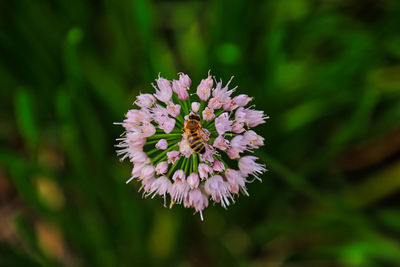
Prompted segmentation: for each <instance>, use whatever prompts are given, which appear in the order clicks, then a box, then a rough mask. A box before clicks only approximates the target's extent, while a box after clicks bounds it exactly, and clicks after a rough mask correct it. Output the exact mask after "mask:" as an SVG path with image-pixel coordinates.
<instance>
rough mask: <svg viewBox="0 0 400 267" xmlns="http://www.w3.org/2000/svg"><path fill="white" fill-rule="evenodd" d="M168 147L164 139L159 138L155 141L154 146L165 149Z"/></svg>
mask: <svg viewBox="0 0 400 267" xmlns="http://www.w3.org/2000/svg"><path fill="white" fill-rule="evenodd" d="M167 147H168V142H167V140H165V139H160V141H158V142H157V144H156V148H158V149H161V150H165V149H167Z"/></svg>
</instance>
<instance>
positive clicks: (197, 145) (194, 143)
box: [188, 133, 206, 154]
mask: <svg viewBox="0 0 400 267" xmlns="http://www.w3.org/2000/svg"><path fill="white" fill-rule="evenodd" d="M188 139H189V146H190V148H192V149H193V151H194V152H197V153H201V154H204V152H206V149H205V147H204V143H203V141H202V140H201V138H200V137H199V136H198V134H197V133H194V134H192V135H189V138H188Z"/></svg>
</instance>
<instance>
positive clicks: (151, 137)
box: [147, 133, 182, 140]
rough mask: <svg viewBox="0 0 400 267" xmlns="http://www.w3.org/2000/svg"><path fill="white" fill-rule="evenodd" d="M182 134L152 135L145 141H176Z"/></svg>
mask: <svg viewBox="0 0 400 267" xmlns="http://www.w3.org/2000/svg"><path fill="white" fill-rule="evenodd" d="M181 135H182V133H169V134H154V135H152V136H150V137H148V138H147V139H148V140H149V139H150V140H153V139H161V138H164V139H178V138H179V137H181Z"/></svg>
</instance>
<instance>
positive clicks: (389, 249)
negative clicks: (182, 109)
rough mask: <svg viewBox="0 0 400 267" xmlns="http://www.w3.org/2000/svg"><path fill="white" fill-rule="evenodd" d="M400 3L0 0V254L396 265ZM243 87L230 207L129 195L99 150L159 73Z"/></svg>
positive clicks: (108, 153)
mask: <svg viewBox="0 0 400 267" xmlns="http://www.w3.org/2000/svg"><path fill="white" fill-rule="evenodd" d="M399 14H400V2H399V1H397V0H381V1H373V0H326V1H315V0H279V1H277V0H276V1H255V2H251V1H237V0H231V1H227V0H226V1H147V0H121V1H111V0H102V1H81V0H69V1H51V0H36V1H32V0H18V1H17V0H15V1H0V27H1V28H0V86H1V87H0V88H1V90H0V265H1V266H22V265H24V266H27V265H33V266H149V265H150V266H400V209H399V203H400V16H399ZM209 69H211V71H212V74H213V75H215V76H216V77H217V78H219V77H221V78H222V79H223V80H224V81H227V80H228V79H229V78H230V76H232V75H234V76H235V79H234V80H233V82H232V84H233V85H238V88H239V89H238V91H239V92H244V93H247V94H249V95H251V96H255V104H256V107H257V108H258V109H263V110H265V112H266V113H267V114H268V115H269V116H270V117H271V119H269V120H268V122H267V123H266V124H264V125H262V126H259V127H258V128H257V131H258V132H259V133H261V135H262V136H264V137H265V139H266V146H265V147H263V148H262V149H261V150H260V152H259V153H258V156H260V157H261V160H262V161H263V162H265V163H266V166H267V168H268V169H269V172H268V173H266V174H265V175H264V176H263V177H262V178H263V182H262V183H258V182H255V183H252V184H249V186H248V188H249V192H250V197H243V196H240V197H239V199H238V200H237V202H236V204H234V205H233V206H230V207H229V209H228V211H225V210H223V209H222V208H221V207H220V206H217V205H216V206H215V207H212V206H211V207H209V208H207V209H206V211H205V212H204V216H205V221H204V222H201V221H200V219H199V216H198V215H195V216H193V215H192V213H193V211H192V210H189V209H184V208H182V207H178V206H175V207H173V209H172V210H169V209H165V208H163V206H162V202H163V201H162V199H159V198H158V199H154V200H150V199H142V198H141V193H137V190H138V187H139V186H138V183H131V184H129V185H125V181H126V180H127V179H128V178H129V177H130V168H131V165H130V163H129V162H123V163H120V162H119V160H118V158H117V156H116V153H115V149H114V144H115V143H116V142H115V138H118V137H119V135H120V133H122V127H120V126H116V125H113V122H117V121H121V120H123V118H124V113H125V112H126V111H127V110H128V109H129V108H131V107H132V106H131V105H132V102H133V101H134V99H135V95H137V94H138V92H139V91H142V92H150V91H152V90H153V89H152V88H151V86H150V83H151V82H152V81H153V80H154V79H155V78H156V77H157V75H158V73H159V72H161V74H162V75H163V76H165V77H166V78H169V79H173V78H176V77H177V73H178V72H181V71H182V72H185V73H188V74H189V75H190V76H191V78H192V81H193V86H192V88H195V87H196V86H197V84H198V82H199V81H200V79H201V78H204V77H206V75H207V72H208V70H209Z"/></svg>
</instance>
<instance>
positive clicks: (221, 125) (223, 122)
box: [215, 112, 233, 134]
mask: <svg viewBox="0 0 400 267" xmlns="http://www.w3.org/2000/svg"><path fill="white" fill-rule="evenodd" d="M232 124H233V121H231V120H229V114H228V113H227V112H224V113H222V114H221V115H219V117H218V118H216V119H215V129H217V132H218V133H219V134H224V133H225V132H228V131H230V130H231V129H232Z"/></svg>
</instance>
